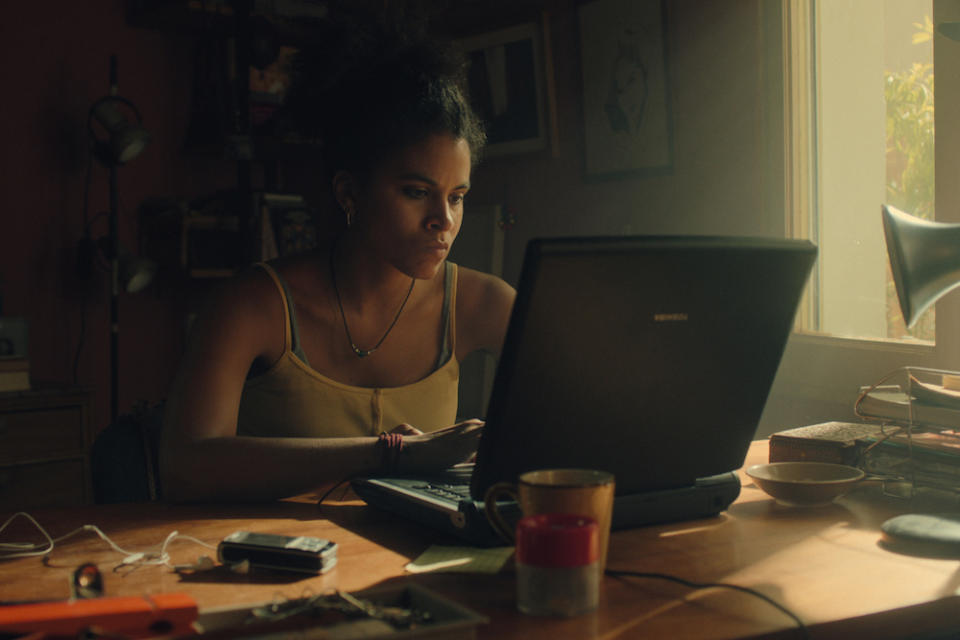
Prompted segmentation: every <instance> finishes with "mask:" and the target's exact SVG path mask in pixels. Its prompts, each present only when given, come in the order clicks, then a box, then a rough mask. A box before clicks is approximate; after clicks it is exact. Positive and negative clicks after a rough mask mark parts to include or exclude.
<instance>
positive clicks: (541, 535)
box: [516, 513, 600, 567]
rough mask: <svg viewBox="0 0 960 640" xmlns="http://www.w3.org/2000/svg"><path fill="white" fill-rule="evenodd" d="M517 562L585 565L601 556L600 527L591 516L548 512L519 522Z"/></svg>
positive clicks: (545, 565) (572, 565)
mask: <svg viewBox="0 0 960 640" xmlns="http://www.w3.org/2000/svg"><path fill="white" fill-rule="evenodd" d="M516 555H517V562H520V563H523V564H527V565H533V566H538V567H581V566H583V565H586V564H590V563H592V562H596V561H597V559H598V558H599V557H600V530H599V527H598V526H597V521H596V520H594V519H593V518H589V517H587V516H577V515H570V514H566V513H545V514H539V515H535V516H526V517H525V518H521V519H520V522H518V523H517V550H516Z"/></svg>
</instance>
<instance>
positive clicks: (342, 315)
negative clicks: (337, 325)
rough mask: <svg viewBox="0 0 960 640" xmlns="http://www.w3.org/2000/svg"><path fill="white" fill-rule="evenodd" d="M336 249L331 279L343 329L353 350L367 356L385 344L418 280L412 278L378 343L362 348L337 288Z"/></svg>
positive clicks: (331, 257)
mask: <svg viewBox="0 0 960 640" xmlns="http://www.w3.org/2000/svg"><path fill="white" fill-rule="evenodd" d="M334 253H335V252H334V251H332V250H331V251H330V280H331V282H333V293H334V294H336V296H337V306H338V307H339V308H340V318H341V319H342V320H343V330H344V331H345V332H346V334H347V341H348V342H349V343H350V348H351V349H353V352H354V353H355V354H357V357H358V358H366V357H367V356H369V355H370V354H372V353H373V352H374V351H376V350H377V349H379V348H380V345H382V344H383V341H384V340H386V339H387V336H388V335H390V331H391V330H392V329H393V326H394V325H395V324H397V320H399V319H400V314H401V313H403V308H404V307H405V306H407V300H409V299H410V294H411V293H413V285H414V284H415V283H416V282H417V279H416V278H410V288H409V289H407V295H406V297H404V299H403V302H401V303H400V308H399V309H397V315H395V316H393V322H391V323H390V326H389V327H387V330H386V331H384V332H383V335H382V336H381V337H380V340H378V341H377V344H375V345H373V347H372V348H370V349H361V348H360V347H358V346H357V345H356V343H354V341H353V337H352V336H351V335H350V327H349V326H347V314H346V313H344V312H343V303H342V302H341V301H340V290H339V289H338V288H337V271H336V268H335V267H334V264H333V262H334V260H333V256H334Z"/></svg>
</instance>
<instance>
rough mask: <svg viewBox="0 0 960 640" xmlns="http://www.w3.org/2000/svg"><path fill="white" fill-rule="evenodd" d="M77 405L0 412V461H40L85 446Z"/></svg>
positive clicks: (81, 410) (80, 410) (81, 416)
mask: <svg viewBox="0 0 960 640" xmlns="http://www.w3.org/2000/svg"><path fill="white" fill-rule="evenodd" d="M82 425H83V409H82V407H79V406H66V407H55V408H48V409H41V410H33V411H10V412H5V413H0V462H11V461H15V460H23V459H24V458H43V457H52V456H57V455H62V454H65V453H70V452H76V451H79V450H81V449H83V448H84V447H85V443H84V439H83V438H84V433H83V429H82Z"/></svg>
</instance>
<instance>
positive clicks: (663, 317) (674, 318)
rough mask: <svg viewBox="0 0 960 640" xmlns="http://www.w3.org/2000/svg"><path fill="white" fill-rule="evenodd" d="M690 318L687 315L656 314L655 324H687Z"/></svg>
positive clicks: (654, 315)
mask: <svg viewBox="0 0 960 640" xmlns="http://www.w3.org/2000/svg"><path fill="white" fill-rule="evenodd" d="M689 319H690V317H689V316H688V315H687V314H685V313H655V314H653V321H654V322H686V321H687V320H689Z"/></svg>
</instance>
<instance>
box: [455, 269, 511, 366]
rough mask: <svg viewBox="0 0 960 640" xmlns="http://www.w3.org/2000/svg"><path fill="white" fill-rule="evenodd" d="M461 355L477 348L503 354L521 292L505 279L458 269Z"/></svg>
mask: <svg viewBox="0 0 960 640" xmlns="http://www.w3.org/2000/svg"><path fill="white" fill-rule="evenodd" d="M457 273H458V278H457V357H458V358H461V359H462V358H463V357H466V355H467V354H469V353H470V352H472V351H476V350H477V349H480V350H484V351H488V352H490V353H499V352H500V347H501V346H502V345H503V338H504V336H505V335H506V332H507V324H508V322H509V321H510V312H511V311H512V310H513V301H514V298H516V295H517V292H516V291H515V290H514V288H513V287H511V286H510V285H509V284H507V283H506V282H505V281H504V280H503V279H502V278H499V277H497V276H495V275H492V274H489V273H483V272H481V271H476V270H475V269H469V268H467V267H458V269H457Z"/></svg>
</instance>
